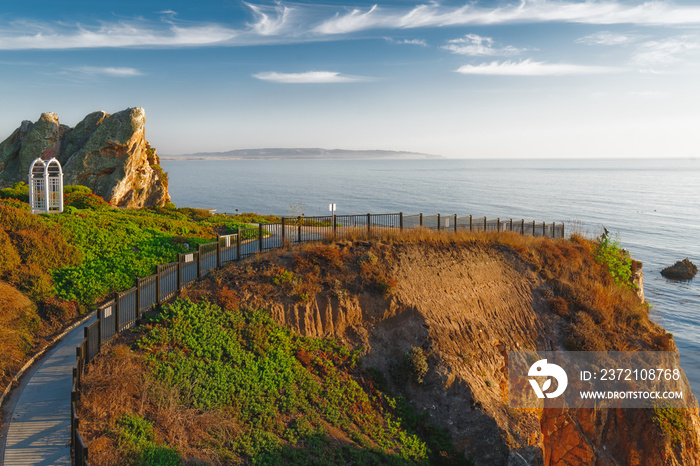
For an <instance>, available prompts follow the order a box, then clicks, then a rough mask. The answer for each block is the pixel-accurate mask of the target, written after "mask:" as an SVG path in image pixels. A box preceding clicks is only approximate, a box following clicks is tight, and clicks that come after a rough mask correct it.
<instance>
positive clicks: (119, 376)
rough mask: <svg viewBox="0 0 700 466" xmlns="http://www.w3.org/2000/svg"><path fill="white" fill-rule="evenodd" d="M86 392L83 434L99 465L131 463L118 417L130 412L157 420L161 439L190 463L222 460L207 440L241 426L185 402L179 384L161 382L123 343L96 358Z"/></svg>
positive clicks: (81, 410)
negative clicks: (119, 440)
mask: <svg viewBox="0 0 700 466" xmlns="http://www.w3.org/2000/svg"><path fill="white" fill-rule="evenodd" d="M81 394H82V395H81V399H80V403H79V409H78V415H79V417H80V420H81V424H80V425H81V434H82V435H83V438H84V439H85V440H86V443H87V445H88V449H89V451H90V461H91V463H93V464H100V465H118V464H125V463H128V461H127V459H126V458H124V457H122V456H121V454H120V453H119V449H118V445H117V434H116V421H117V420H118V419H120V418H122V417H123V416H124V415H126V414H135V415H138V416H140V417H142V418H145V419H148V420H149V421H151V422H153V424H154V426H155V427H156V435H157V437H158V441H159V442H162V443H165V444H167V445H169V446H171V447H174V448H176V449H177V450H178V452H180V453H181V454H182V457H183V459H185V460H186V461H187V463H188V464H219V463H218V461H220V457H219V455H218V454H217V453H216V452H215V451H212V450H211V449H210V448H209V447H208V446H207V445H208V444H215V443H219V442H216V441H215V440H216V439H219V441H220V439H226V438H233V437H234V436H235V435H236V433H237V432H238V431H239V430H240V429H239V426H238V425H237V424H236V423H235V421H233V420H232V419H231V418H230V416H227V415H226V414H225V413H222V412H218V411H208V412H204V413H202V412H200V411H198V410H196V409H193V408H186V407H183V406H182V405H181V404H179V403H178V400H180V399H181V397H180V391H179V387H165V386H164V385H163V384H161V383H158V382H157V381H156V380H155V379H153V378H152V377H151V376H150V375H149V374H148V373H147V371H146V369H145V365H144V364H143V362H142V361H141V357H140V356H139V355H138V353H135V352H132V351H130V350H129V348H128V347H127V346H126V345H124V344H123V343H117V344H115V345H113V346H107V347H105V350H103V351H102V353H101V354H100V355H99V356H98V357H96V358H95V359H94V360H93V362H92V363H91V364H90V366H89V370H88V372H87V373H86V375H85V376H84V378H83V386H82V390H81Z"/></svg>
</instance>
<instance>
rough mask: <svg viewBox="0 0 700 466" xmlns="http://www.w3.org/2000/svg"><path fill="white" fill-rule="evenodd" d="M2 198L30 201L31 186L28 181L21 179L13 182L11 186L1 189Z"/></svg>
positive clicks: (0, 195) (0, 196)
mask: <svg viewBox="0 0 700 466" xmlns="http://www.w3.org/2000/svg"><path fill="white" fill-rule="evenodd" d="M0 198H4V199H17V200H19V201H22V202H29V186H28V185H27V183H25V182H23V181H20V182H18V183H15V184H13V185H12V187H11V188H5V189H0Z"/></svg>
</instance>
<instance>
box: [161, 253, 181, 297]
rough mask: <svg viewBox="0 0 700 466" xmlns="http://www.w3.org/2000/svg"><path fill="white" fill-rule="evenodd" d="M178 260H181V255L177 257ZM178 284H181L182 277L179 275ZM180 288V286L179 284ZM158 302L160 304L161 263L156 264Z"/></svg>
mask: <svg viewBox="0 0 700 466" xmlns="http://www.w3.org/2000/svg"><path fill="white" fill-rule="evenodd" d="M177 260H178V262H179V261H180V255H179V254H178V257H177ZM177 284H178V285H179V284H180V278H179V276H178V281H177ZM178 289H180V287H179V286H178ZM156 304H160V265H156Z"/></svg>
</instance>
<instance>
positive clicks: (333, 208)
mask: <svg viewBox="0 0 700 466" xmlns="http://www.w3.org/2000/svg"><path fill="white" fill-rule="evenodd" d="M328 210H330V211H331V212H335V204H328Z"/></svg>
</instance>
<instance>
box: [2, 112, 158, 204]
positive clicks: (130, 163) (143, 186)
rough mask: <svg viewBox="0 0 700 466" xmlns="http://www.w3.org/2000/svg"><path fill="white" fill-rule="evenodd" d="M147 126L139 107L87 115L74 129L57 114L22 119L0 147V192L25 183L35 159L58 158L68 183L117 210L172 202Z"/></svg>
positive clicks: (143, 113) (65, 180)
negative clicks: (1, 189)
mask: <svg viewBox="0 0 700 466" xmlns="http://www.w3.org/2000/svg"><path fill="white" fill-rule="evenodd" d="M145 125H146V112H145V111H144V110H143V109H142V108H129V109H126V110H123V111H121V112H118V113H114V114H112V115H110V114H107V113H105V112H95V113H91V114H89V115H88V116H86V117H85V118H84V119H83V121H81V122H80V123H78V124H77V125H76V126H75V128H70V127H68V126H65V125H61V124H59V121H58V115H56V114H55V113H44V114H42V115H41V117H40V118H39V120H38V121H37V122H36V123H32V122H30V121H23V122H22V124H21V125H20V127H19V128H18V129H17V130H15V131H14V132H13V133H12V135H10V137H8V138H7V139H6V140H5V141H3V142H2V143H0V188H4V187H7V186H11V185H12V184H13V183H16V182H18V181H25V182H26V180H27V173H28V170H29V166H30V165H31V163H32V161H33V160H34V159H36V158H37V157H41V158H44V159H49V158H51V157H56V158H57V159H58V160H59V161H60V162H61V165H63V173H64V184H66V185H71V184H78V185H83V186H87V187H89V188H90V189H92V191H93V192H94V193H95V194H97V195H99V196H101V197H103V198H104V199H105V200H106V201H107V202H109V203H110V204H112V205H114V206H118V207H130V208H138V207H144V206H151V205H164V204H165V203H166V202H168V201H169V200H170V195H169V194H168V183H167V176H166V175H165V173H163V170H162V169H161V168H160V165H159V162H160V161H159V159H158V155H157V154H156V151H155V149H154V148H152V147H151V146H150V144H149V143H148V141H146V137H145V127H146V126H145Z"/></svg>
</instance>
